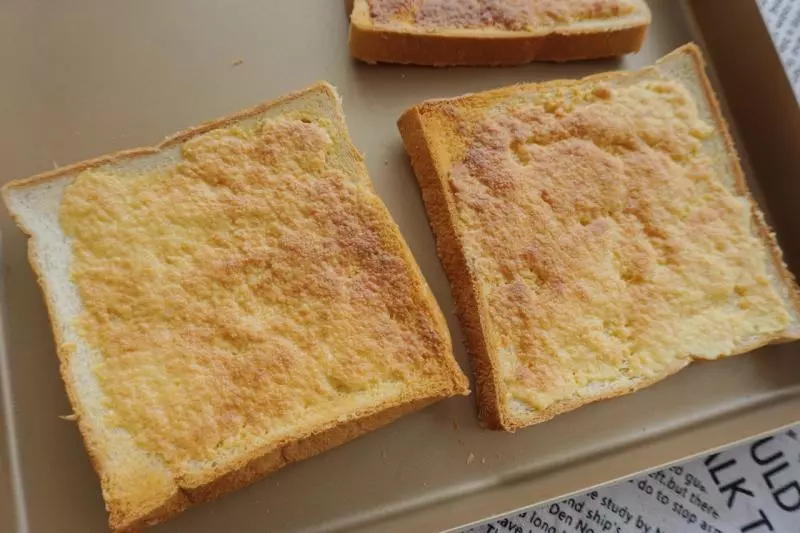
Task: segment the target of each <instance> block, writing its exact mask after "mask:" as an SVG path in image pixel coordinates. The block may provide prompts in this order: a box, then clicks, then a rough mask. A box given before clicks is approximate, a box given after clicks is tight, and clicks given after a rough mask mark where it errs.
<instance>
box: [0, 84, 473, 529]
mask: <svg viewBox="0 0 800 533" xmlns="http://www.w3.org/2000/svg"><path fill="white" fill-rule="evenodd" d="M315 90H322V91H324V92H326V93H328V94H329V95H330V96H331V98H332V99H333V101H335V102H336V105H337V110H336V112H337V115H338V118H340V119H341V120H342V123H343V124H344V120H343V116H342V113H341V108H340V107H339V105H340V104H339V99H338V96H337V95H336V92H335V90H334V89H333V87H331V86H330V85H329V84H327V83H325V82H317V83H316V84H314V85H312V86H310V87H308V88H306V89H303V90H300V91H296V92H293V93H289V94H287V95H284V96H283V97H280V98H278V99H276V100H273V101H269V102H265V103H262V104H259V105H256V106H254V107H251V108H249V109H245V110H243V111H239V112H236V113H233V114H231V115H228V116H225V117H222V118H219V119H216V120H212V121H208V122H204V123H202V124H200V125H198V126H194V127H191V128H188V129H186V130H184V131H182V132H179V133H177V134H175V135H173V136H170V137H168V138H167V139H165V140H164V141H163V142H161V143H160V144H158V145H157V146H154V147H143V148H137V149H131V150H124V151H119V152H116V153H112V154H108V155H104V156H100V157H97V158H94V159H89V160H86V161H81V162H78V163H75V164H72V165H68V166H65V167H60V168H58V169H55V170H51V171H47V172H44V173H41V174H38V175H35V176H32V177H30V178H26V179H21V180H16V181H13V182H10V183H8V184H6V185H5V186H3V187H2V195H3V197H4V200H5V202H6V205H9V206H10V202H9V195H10V194H11V192H12V191H13V190H15V189H22V188H28V187H31V186H36V185H40V184H44V183H47V182H51V181H54V180H57V179H59V178H62V177H65V176H69V175H74V174H76V173H80V172H82V171H84V170H88V169H91V168H95V167H98V166H103V165H108V164H112V163H121V162H125V161H128V160H131V159H136V158H139V157H142V156H148V155H153V154H157V153H159V152H161V151H162V150H165V149H168V148H171V147H173V146H175V145H179V144H181V143H183V142H185V141H186V140H188V139H191V138H193V137H195V136H197V135H200V134H203V133H206V132H208V131H211V130H214V129H218V128H221V127H225V126H229V125H232V124H234V123H236V122H239V121H241V120H243V119H247V118H250V117H254V116H259V115H261V114H263V113H264V112H265V111H266V110H268V109H270V108H273V107H276V106H280V105H283V104H286V103H287V102H290V101H292V100H295V99H298V98H301V97H302V96H304V95H305V94H307V93H309V92H311V91H315ZM348 149H349V154H348V155H349V156H350V157H352V158H353V159H354V160H355V161H358V162H359V163H361V162H362V161H363V158H362V156H361V154H360V153H359V152H358V150H357V149H356V148H355V146H353V145H352V143H350V142H348ZM364 173H365V174H366V169H364ZM370 186H371V183H370ZM9 212H10V215H11V217H12V219H13V220H14V221H15V223H16V224H17V226H18V227H19V228H20V229H21V230H22V231H23V233H24V234H25V235H26V236H28V237H29V240H28V261H29V263H30V265H31V268H32V270H33V272H34V274H35V276H36V280H37V283H38V284H39V286H40V288H41V289H42V292H43V295H44V299H45V304H46V307H47V312H48V316H49V319H50V321H51V323H52V324H54V325H55V324H59V317H58V314H57V312H56V307H55V301H54V298H53V296H52V295H51V294H50V293H49V291H48V289H47V285H46V283H45V280H44V278H43V272H42V269H41V266H40V262H39V260H38V257H37V240H36V237H35V235H33V232H32V230H31V229H30V228H29V227H27V226H26V225H25V224H24V222H23V220H22V219H21V216H20V215H19V214H18V213H16V212H14V210H13V209H9ZM398 241H399V245H400V249H399V250H397V252H398V253H399V254H400V255H401V256H402V258H403V259H404V260H405V262H406V263H407V264H408V265H410V267H411V269H412V271H413V273H414V285H415V287H414V288H415V289H417V290H421V292H422V294H423V300H424V302H425V303H426V304H427V305H428V306H432V307H431V308H432V309H434V310H436V312H434V313H433V320H434V322H435V326H436V329H437V331H438V333H440V334H441V335H442V336H443V339H445V341H446V344H448V345H449V344H450V333H449V330H448V329H447V326H446V322H445V320H444V317H443V316H442V315H441V312H440V311H438V304H437V303H436V300H435V298H434V297H433V294H432V293H431V292H430V289H429V288H428V287H427V284H426V283H425V281H424V278H423V277H422V275H421V273H420V272H419V269H418V267H417V266H416V263H415V261H414V259H413V255H412V254H411V251H410V250H409V249H408V246H407V245H406V244H405V242H404V241H402V239H398ZM53 334H54V337H55V343H56V352H57V356H58V358H59V362H60V372H61V377H62V380H63V381H64V384H65V388H66V391H67V395H68V398H69V400H70V404H71V405H72V407H73V410H74V414H75V415H76V421H77V424H78V429H79V431H80V433H81V436H82V438H83V441H84V445H85V448H86V450H87V453H88V454H89V457H90V460H91V463H92V465H93V467H94V469H95V471H96V472H97V474H98V476H99V477H100V479H101V482H102V484H103V486H104V493H105V489H106V486H105V485H106V473H105V471H104V466H103V463H104V460H103V458H104V457H105V456H107V455H108V452H109V450H106V449H105V447H104V446H103V441H102V439H101V438H100V431H101V430H100V428H97V427H94V426H93V424H91V423H90V422H89V421H88V416H87V415H86V413H85V412H84V411H83V409H82V404H81V401H80V397H79V394H78V387H79V385H78V384H77V383H76V382H75V381H74V380H73V378H72V376H71V373H70V372H69V370H68V366H69V363H70V358H71V357H72V356H73V352H74V350H73V348H72V347H71V346H70V345H69V344H68V343H66V342H65V339H64V338H63V335H62V333H61V330H60V328H58V327H54V328H53ZM438 355H440V356H441V357H442V360H443V361H442V363H443V366H445V367H446V368H447V374H448V375H447V380H446V381H443V382H441V383H437V384H436V385H434V386H431V385H430V384H428V385H427V386H426V387H420V388H417V389H414V390H410V391H409V392H408V393H407V394H406V395H404V396H403V397H402V398H400V399H399V400H398V401H393V402H384V403H382V404H379V405H374V406H371V407H369V408H365V409H363V410H362V411H360V412H358V413H355V414H354V415H353V416H352V417H351V418H349V419H348V420H346V421H344V422H338V423H337V422H331V423H329V424H326V425H324V426H322V427H318V428H315V430H313V431H309V432H307V433H305V434H300V435H293V436H292V437H289V438H285V439H283V440H282V441H280V442H276V443H272V444H270V445H268V446H267V447H265V448H264V449H261V450H255V451H254V452H253V453H250V454H248V456H246V457H242V458H241V459H240V460H239V461H237V463H236V464H235V466H234V467H233V469H230V470H228V471H219V472H214V474H215V476H214V477H213V479H205V480H202V481H201V483H200V484H199V485H197V486H193V487H190V488H186V487H183V486H181V484H180V480H177V479H175V480H174V481H175V492H174V493H173V495H172V496H171V497H170V498H168V499H166V500H165V501H164V502H163V503H162V504H161V505H160V506H158V507H156V508H142V507H141V506H139V507H136V506H135V505H127V504H128V502H118V501H117V502H115V503H114V505H109V503H108V502H106V507H107V510H108V511H109V515H110V516H109V524H110V526H111V529H112V530H113V531H115V532H133V531H138V530H141V529H142V528H143V527H146V526H150V525H154V524H158V523H161V522H164V521H165V520H167V519H169V518H170V517H172V516H174V515H176V514H179V513H180V512H182V511H183V510H185V509H187V508H188V507H190V506H192V505H193V504H195V503H200V502H207V501H210V500H213V499H215V498H217V497H219V496H221V495H223V494H226V493H228V492H231V491H233V490H236V489H238V488H241V487H243V486H245V485H247V484H249V483H252V482H253V481H256V480H258V479H260V478H262V477H264V476H265V475H267V474H269V473H271V472H273V471H275V470H278V469H279V468H282V467H284V466H286V465H289V464H291V463H294V462H296V461H299V460H302V459H305V458H309V457H312V456H314V455H317V454H319V453H321V452H323V451H326V450H328V449H331V448H334V447H336V446H338V445H340V444H343V443H345V442H347V441H349V440H352V439H355V438H356V437H359V436H361V435H363V434H365V433H367V432H369V431H372V430H374V429H377V428H380V427H382V426H384V425H386V424H389V423H390V422H392V421H394V420H396V419H397V418H399V417H401V416H403V415H405V414H408V413H411V412H413V411H417V410H419V409H422V408H423V407H425V406H427V405H429V404H431V403H434V402H436V401H438V400H441V399H444V398H447V397H450V396H454V395H467V394H469V384H468V381H467V379H466V376H464V374H463V373H462V371H461V369H460V367H459V366H458V363H457V362H456V361H455V359H454V358H453V357H452V355H449V354H444V353H442V354H438Z"/></svg>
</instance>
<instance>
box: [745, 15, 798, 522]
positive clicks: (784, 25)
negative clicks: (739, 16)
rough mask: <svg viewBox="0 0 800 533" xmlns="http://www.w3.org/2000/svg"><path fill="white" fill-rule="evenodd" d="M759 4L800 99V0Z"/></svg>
mask: <svg viewBox="0 0 800 533" xmlns="http://www.w3.org/2000/svg"><path fill="white" fill-rule="evenodd" d="M735 1H739V0H735ZM758 5H759V7H760V8H761V12H762V13H763V15H764V20H765V21H766V23H767V27H768V28H769V32H770V34H771V35H772V40H773V41H775V47H776V48H777V49H778V53H779V54H780V56H781V60H782V61H783V66H784V67H785V68H786V74H787V75H788V76H789V80H790V81H791V82H792V87H794V94H795V95H796V96H797V99H798V100H799V101H800V0H758ZM797 531H800V528H798V529H797Z"/></svg>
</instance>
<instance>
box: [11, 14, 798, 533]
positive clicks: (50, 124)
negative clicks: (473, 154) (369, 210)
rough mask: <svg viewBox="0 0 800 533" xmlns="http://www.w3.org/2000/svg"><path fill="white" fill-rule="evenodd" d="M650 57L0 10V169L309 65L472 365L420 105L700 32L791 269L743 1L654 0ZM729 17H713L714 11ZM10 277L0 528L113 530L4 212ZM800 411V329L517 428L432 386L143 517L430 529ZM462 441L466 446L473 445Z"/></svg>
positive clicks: (771, 54)
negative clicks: (410, 130)
mask: <svg viewBox="0 0 800 533" xmlns="http://www.w3.org/2000/svg"><path fill="white" fill-rule="evenodd" d="M650 5H651V8H652V11H653V26H652V28H651V30H650V32H649V34H648V37H647V41H646V44H645V46H644V49H643V50H642V51H641V53H639V54H637V55H634V56H631V57H627V58H625V59H623V60H620V61H615V60H608V61H595V62H579V63H574V64H565V65H559V64H533V65H529V66H525V67H518V68H504V69H499V68H496V69H469V68H459V69H451V70H436V69H430V68H412V67H397V66H367V65H362V64H359V63H356V62H354V61H352V60H351V59H350V58H349V56H348V53H347V18H346V16H345V13H344V8H343V5H342V2H341V1H339V0H294V1H278V0H262V1H246V0H229V1H226V2H220V1H217V0H170V1H162V2H157V1H152V0H142V1H138V2H106V1H102V0H73V1H70V2H39V1H30V0H6V1H5V2H3V3H2V6H0V69H2V70H0V72H2V74H3V76H2V81H0V177H2V180H4V181H7V180H10V179H13V178H20V177H25V176H28V175H31V174H34V173H38V172H41V171H43V170H46V169H48V168H51V167H52V166H53V165H63V164H67V163H71V162H75V161H79V160H82V159H85V158H89V157H93V156H97V155H100V154H104V153H106V152H111V151H115V150H119V149H124V148H131V147H136V146H146V145H152V144H154V143H157V142H158V141H159V140H161V139H162V138H164V136H166V135H168V134H171V133H173V132H176V131H180V130H182V129H184V128H186V127H187V126H191V125H193V124H197V123H199V122H202V121H204V120H208V119H213V118H215V117H219V116H222V115H225V114H228V113H231V112H233V111H237V110H239V109H242V108H245V107H248V106H251V105H253V104H255V103H257V102H260V101H263V100H267V99H271V98H275V97H277V96H279V95H281V94H283V93H285V92H287V91H290V90H294V89H299V88H302V87H304V86H307V85H309V84H310V83H312V82H313V81H315V80H317V79H326V80H329V81H330V82H332V83H333V84H335V85H336V86H337V87H338V88H339V91H340V92H341V94H342V96H343V99H344V109H345V113H346V114H347V117H348V124H349V126H350V131H351V133H352V137H353V139H354V141H355V143H356V145H357V146H358V147H359V148H360V149H361V150H362V151H363V152H364V153H365V154H366V158H367V164H368V166H369V170H370V173H371V175H372V179H373V180H374V182H375V186H376V188H377V191H378V193H379V194H380V196H381V197H382V198H383V199H384V201H385V202H386V204H387V205H388V207H389V209H390V211H391V212H392V214H393V216H394V217H395V219H396V221H397V223H398V224H399V226H400V228H401V230H402V231H403V233H404V235H405V236H406V238H407V239H408V242H409V244H410V246H411V249H412V251H413V253H414V255H415V256H416V258H417V260H418V262H419V264H420V265H421V267H422V271H423V273H424V274H425V276H426V277H427V279H428V282H429V283H430V285H431V287H432V288H433V291H434V293H435V295H436V297H437V298H438V300H439V303H440V304H441V306H442V308H443V309H444V311H445V314H446V315H447V316H448V321H449V325H450V328H451V331H452V333H453V338H454V343H455V346H456V351H457V356H458V358H459V360H460V361H461V363H462V365H463V366H464V367H465V368H468V363H467V360H466V358H465V354H464V350H463V347H462V342H461V341H462V335H461V331H460V328H459V325H458V323H457V321H456V319H455V316H454V315H453V312H452V311H453V305H452V302H451V298H450V290H449V287H448V283H447V279H446V278H445V276H444V273H443V271H442V269H441V266H440V265H439V261H438V259H437V258H436V254H435V251H434V242H433V236H432V234H431V232H430V230H429V228H428V221H427V218H426V216H425V211H424V210H423V207H422V202H421V199H420V196H419V191H418V189H417V185H416V180H415V179H414V176H413V174H412V172H411V168H410V166H409V164H408V160H407V157H406V155H405V153H404V150H403V147H402V143H401V140H400V137H399V135H398V133H397V129H396V127H395V121H396V119H397V117H398V116H399V114H400V113H401V111H403V110H404V109H406V108H407V107H409V106H410V105H412V104H414V103H416V102H419V101H420V100H423V99H426V98H433V97H446V96H455V95H459V94H462V93H466V92H471V91H478V90H482V89H487V88H492V87H499V86H502V85H507V84H511V83H515V82H523V81H525V82H529V81H536V80H548V79H553V78H562V77H568V78H573V77H579V76H583V75H587V74H591V73H595V72H600V71H604V70H611V69H627V68H638V67H641V66H643V65H646V64H649V63H651V62H653V61H654V60H655V59H656V58H658V57H659V56H661V55H663V54H664V53H666V52H668V51H670V50H672V49H673V48H675V47H677V46H679V45H681V44H683V43H685V42H687V41H689V40H696V41H698V42H699V43H700V44H701V45H702V46H705V47H706V48H707V53H708V59H709V63H710V67H711V69H712V70H713V74H714V76H715V84H716V87H717V90H718V91H719V92H720V93H721V95H722V96H723V97H724V99H725V102H726V114H727V116H728V117H729V119H730V120H731V121H732V123H733V125H734V126H735V128H736V131H737V140H738V143H739V148H740V149H741V152H742V155H743V157H744V158H745V164H746V167H747V168H748V170H749V177H750V180H751V183H752V185H753V186H754V188H755V189H756V190H757V192H758V197H759V200H760V201H761V203H762V206H763V207H764V209H765V210H766V211H767V212H768V213H769V216H770V218H771V221H772V222H773V224H774V226H775V229H776V231H777V233H778V236H779V239H780V241H781V244H782V246H783V247H784V250H785V251H786V254H787V261H788V263H789V265H790V267H792V268H793V269H794V271H795V272H800V268H799V267H800V232H798V231H796V230H798V229H800V209H797V208H796V206H795V205H794V204H795V203H796V200H797V199H798V198H800V176H798V175H797V174H798V173H800V147H798V145H797V139H800V113H798V107H797V103H796V101H795V99H794V96H793V95H792V92H791V89H790V88H789V84H788V82H787V80H786V77H785V75H784V73H783V71H782V69H781V67H780V63H779V60H778V58H777V56H776V54H775V51H774V48H773V46H772V43H771V42H770V40H769V37H768V35H767V33H766V30H765V28H764V26H763V23H762V22H761V19H760V17H759V15H758V10H757V7H756V3H755V1H754V0H737V1H735V2H722V1H721V0H718V1H711V0H696V1H694V2H689V3H688V4H687V3H684V2H682V1H677V0H650ZM718 22H724V23H721V24H720V23H718ZM0 231H1V232H2V237H3V239H2V258H3V287H2V299H3V308H2V325H3V329H2V331H3V335H2V338H1V339H0V340H1V341H2V342H0V348H2V349H1V350H0V369H2V380H1V381H0V391H2V400H3V417H4V418H3V420H4V426H3V427H2V428H1V429H0V430H2V431H3V433H2V435H0V436H1V437H3V443H2V446H0V453H1V454H2V457H0V530H2V531H14V530H18V531H20V532H36V533H50V532H60V533H70V532H76V533H77V532H80V533H85V532H93V531H104V530H107V526H106V523H107V522H106V514H105V511H104V508H103V501H102V498H101V496H100V488H99V483H98V481H97V478H96V475H95V473H94V472H93V471H92V468H91V466H90V464H89V460H88V457H87V455H86V453H85V452H84V450H83V445H82V443H81V440H80V437H79V435H78V431H77V429H76V428H75V426H74V424H73V423H72V422H68V421H64V420H61V419H60V418H58V415H63V414H67V413H69V412H70V408H69V404H68V402H67V398H66V394H65V393H64V388H63V386H62V383H61V379H60V378H59V374H58V363H57V359H56V355H55V351H54V347H53V340H52V334H51V332H50V324H49V322H48V319H47V315H46V312H45V307H44V304H43V301H42V297H41V294H40V291H39V289H38V287H37V285H36V281H35V279H34V275H33V273H32V271H31V269H30V267H29V266H28V264H27V262H26V257H25V254H26V244H25V238H24V237H23V235H22V233H21V232H20V231H19V230H17V229H16V228H14V227H13V224H12V222H11V220H10V219H9V217H8V214H7V213H6V212H5V211H4V210H3V212H2V214H0ZM798 420H800V344H795V345H783V346H775V347H770V348H766V349H763V350H760V351H759V352H758V353H755V354H751V355H744V356H739V357H735V358H732V359H729V360H726V361H721V362H717V363H710V364H697V365H694V366H693V367H691V368H689V369H688V370H685V371H684V372H681V373H680V374H678V375H677V376H675V377H672V378H669V379H668V380H666V381H664V382H663V383H661V384H659V385H656V386H654V387H652V388H651V389H649V390H646V391H642V392H639V393H636V394H635V395H632V396H627V397H624V398H619V399H615V400H611V401H608V402H604V403H600V404H596V405H591V406H588V407H585V408H583V409H580V410H578V411H576V412H573V413H569V414H566V415H563V416H560V417H558V418H556V419H555V420H553V421H551V422H547V423H545V424H541V425H539V426H536V427H533V428H530V429H528V430H524V431H520V432H518V433H516V434H514V435H510V434H504V433H498V432H492V431H487V430H483V429H481V428H480V427H479V426H478V422H477V419H476V414H475V407H474V404H473V399H472V398H459V399H453V400H450V401H445V402H442V403H440V404H438V405H436V406H434V407H431V408H429V409H427V410H425V411H423V412H421V413H418V414H415V415H412V416H409V417H407V418H405V419H403V420H401V421H399V422H397V423H395V424H393V425H391V426H389V427H387V428H385V429H382V430H380V431H377V432H375V433H373V434H371V435H368V436H365V437H363V438H361V439H358V440H357V441H355V442H353V443H350V444H347V445H345V446H343V447H341V448H339V449H336V450H333V451H331V452H328V453H325V454H323V455H321V456H319V457H316V458H314V459H311V460H308V461H305V462H302V463H300V464H296V465H293V466H290V467H288V468H286V469H284V470H283V471H280V472H278V473H276V474H274V475H272V476H270V477H268V478H266V479H265V480H263V481H260V482H258V483H255V484H254V485H252V486H251V487H249V488H247V489H245V490H241V491H239V492H236V493H234V494H231V495H229V496H226V497H224V498H222V499H221V500H218V501H216V502H213V503H210V504H207V505H203V506H200V507H197V508H195V509H192V510H190V511H188V512H186V513H184V514H183V515H181V516H180V517H177V518H175V519H174V520H172V521H170V522H168V523H166V524H164V525H162V526H158V527H156V528H155V529H154V530H153V531H154V532H156V531H157V532H160V533H170V532H179V531H193V532H198V533H204V532H219V531H237V532H241V533H247V532H259V533H261V532H265V531H288V532H312V531H334V530H342V531H344V530H347V531H361V530H363V531H367V530H376V531H382V532H386V531H398V532H400V531H402V532H406V531H435V530H442V529H447V528H452V527H456V526H459V525H462V524H465V523H468V522H471V521H475V520H480V519H483V518H486V517H489V516H491V515H497V514H500V513H505V512H509V511H512V510H514V509H516V508H519V507H521V506H527V505H531V504H533V503H536V502H539V501H543V500H547V499H551V498H555V497H558V496H561V495H563V494H566V493H569V492H572V491H578V490H582V489H585V488H587V487H589V486H592V485H595V484H598V483H602V482H606V481H609V480H613V479H617V478H620V477H623V476H627V475H630V474H633V473H635V472H639V471H641V470H645V469H650V468H654V467H657V466H660V465H662V464H664V463H667V462H670V461H675V460H678V459H681V458H684V457H687V456H690V455H692V454H697V453H700V452H703V451H706V450H708V449H711V448H714V447H719V446H722V445H725V444H728V443H731V442H733V441H736V440H739V439H743V438H746V437H751V436H754V435H756V434H759V433H762V432H766V431H772V430H775V429H777V428H779V427H782V426H785V425H787V424H790V423H793V422H796V421H798ZM469 457H474V460H472V461H469V460H468V458H469Z"/></svg>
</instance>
